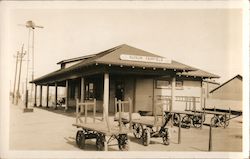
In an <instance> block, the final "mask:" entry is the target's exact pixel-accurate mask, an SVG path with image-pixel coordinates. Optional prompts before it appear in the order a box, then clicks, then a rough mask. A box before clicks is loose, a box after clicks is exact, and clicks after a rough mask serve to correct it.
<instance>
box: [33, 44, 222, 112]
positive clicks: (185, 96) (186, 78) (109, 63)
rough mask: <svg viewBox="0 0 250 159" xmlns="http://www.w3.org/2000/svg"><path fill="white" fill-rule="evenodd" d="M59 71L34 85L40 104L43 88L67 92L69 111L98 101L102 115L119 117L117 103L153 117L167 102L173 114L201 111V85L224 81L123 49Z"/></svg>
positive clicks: (68, 62) (79, 59)
mask: <svg viewBox="0 0 250 159" xmlns="http://www.w3.org/2000/svg"><path fill="white" fill-rule="evenodd" d="M57 64H58V65H60V68H59V69H58V70H56V71H54V72H51V73H49V74H46V75H44V76H42V77H39V78H37V79H34V80H33V81H31V83H34V84H35V99H36V97H37V96H38V91H37V90H38V88H39V90H40V94H39V96H40V101H39V100H38V101H37V100H35V102H34V105H35V106H42V104H41V103H42V94H43V93H44V92H43V89H42V88H43V87H47V106H49V105H48V95H49V93H50V92H49V90H50V89H48V88H49V87H54V88H55V89H54V91H55V92H54V99H53V100H54V101H57V100H58V99H57V96H58V95H57V94H58V93H57V88H58V87H64V88H65V109H68V108H72V107H73V108H74V107H75V104H76V98H78V99H79V100H80V101H86V100H93V99H94V98H95V99H96V100H97V111H100V112H102V111H103V108H105V110H107V111H108V112H109V113H113V112H114V111H115V98H116V99H118V100H119V99H120V100H126V99H127V98H130V99H132V104H133V106H132V107H133V112H138V111H149V112H153V110H154V107H155V106H156V103H158V102H163V103H165V104H166V109H168V110H185V109H201V108H202V107H203V106H204V105H203V104H204V98H205V96H204V95H203V87H202V82H203V80H205V79H211V78H219V76H217V75H214V74H212V73H209V72H206V71H203V70H200V69H197V68H194V67H191V66H188V65H186V64H182V63H180V62H177V61H174V60H169V59H167V58H164V57H161V56H158V55H155V54H152V53H149V52H147V51H144V50H141V49H138V48H135V47H132V46H129V45H126V44H123V45H119V46H117V47H114V48H111V49H108V50H105V51H102V52H100V53H97V54H91V55H87V56H82V57H77V58H72V59H67V60H63V61H60V62H58V63H57Z"/></svg>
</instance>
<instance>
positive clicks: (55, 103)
mask: <svg viewBox="0 0 250 159" xmlns="http://www.w3.org/2000/svg"><path fill="white" fill-rule="evenodd" d="M56 105H57V83H55V108H56Z"/></svg>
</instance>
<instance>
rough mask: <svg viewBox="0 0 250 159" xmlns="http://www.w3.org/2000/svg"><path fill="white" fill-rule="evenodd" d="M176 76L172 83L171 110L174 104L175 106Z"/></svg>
mask: <svg viewBox="0 0 250 159" xmlns="http://www.w3.org/2000/svg"><path fill="white" fill-rule="evenodd" d="M175 81H176V80H175V77H173V78H172V83H171V85H172V86H171V88H172V89H171V107H170V111H172V110H173V108H174V106H175Z"/></svg>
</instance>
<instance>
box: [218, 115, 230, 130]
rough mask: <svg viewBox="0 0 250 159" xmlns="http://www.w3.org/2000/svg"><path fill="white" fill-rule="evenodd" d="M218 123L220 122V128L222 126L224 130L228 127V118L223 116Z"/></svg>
mask: <svg viewBox="0 0 250 159" xmlns="http://www.w3.org/2000/svg"><path fill="white" fill-rule="evenodd" d="M220 122H221V126H223V127H224V128H226V127H227V126H228V125H229V117H228V116H226V115H223V116H222V117H221V118H220Z"/></svg>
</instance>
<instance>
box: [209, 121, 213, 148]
mask: <svg viewBox="0 0 250 159" xmlns="http://www.w3.org/2000/svg"><path fill="white" fill-rule="evenodd" d="M212 150H213V149H212V121H211V122H210V127H209V142H208V151H212Z"/></svg>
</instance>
